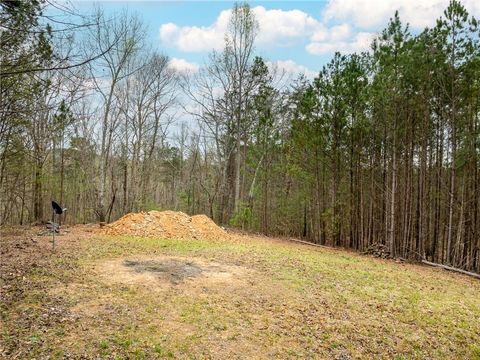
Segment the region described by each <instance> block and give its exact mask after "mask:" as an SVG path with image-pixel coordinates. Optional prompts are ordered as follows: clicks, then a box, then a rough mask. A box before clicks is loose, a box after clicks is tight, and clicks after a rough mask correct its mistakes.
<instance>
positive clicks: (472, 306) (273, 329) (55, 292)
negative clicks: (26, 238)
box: [2, 235, 480, 359]
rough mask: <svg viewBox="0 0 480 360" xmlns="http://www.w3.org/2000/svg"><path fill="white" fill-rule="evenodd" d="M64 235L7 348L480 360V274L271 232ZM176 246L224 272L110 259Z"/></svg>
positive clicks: (29, 291) (8, 317)
mask: <svg viewBox="0 0 480 360" xmlns="http://www.w3.org/2000/svg"><path fill="white" fill-rule="evenodd" d="M60 241H61V242H60V251H59V253H57V254H55V255H52V256H48V257H47V258H46V259H45V260H44V263H43V264H42V266H41V267H39V266H37V267H33V268H31V269H29V270H28V274H26V275H25V276H24V277H25V278H26V280H23V283H26V284H27V285H28V286H26V285H25V286H24V288H23V292H22V294H23V295H22V296H20V297H18V301H15V302H12V306H11V307H9V308H8V309H2V312H3V316H2V318H3V320H4V327H3V330H2V332H3V342H4V344H5V345H4V346H3V347H4V349H3V350H4V353H7V352H8V353H9V355H13V354H21V355H22V356H25V357H27V358H29V357H31V358H41V357H42V356H45V355H47V354H48V355H52V357H53V358H63V357H65V356H71V357H74V358H75V357H80V356H82V355H83V356H86V357H87V358H92V357H94V356H97V355H98V356H100V357H102V358H109V359H150V358H186V359H188V358H196V359H198V358H218V359H224V358H228V357H233V358H282V359H284V358H302V359H303V358H329V359H330V358H338V359H349V358H388V359H415V358H418V359H421V358H438V359H446V358H448V359H459V358H462V359H463V358H466V359H480V282H479V281H478V280H475V279H470V278H468V277H465V276H462V275H457V274H451V273H448V272H445V271H442V270H439V269H432V268H426V267H421V266H416V265H410V264H398V263H394V262H390V261H383V260H378V259H372V258H368V257H362V256H359V255H356V254H352V253H348V252H344V251H334V250H324V249H318V248H311V247H308V246H304V245H297V244H291V243H287V242H283V241H276V240H269V239H265V238H247V237H243V238H240V237H238V238H236V239H235V240H232V241H175V240H161V239H142V238H132V237H100V236H96V235H95V236H84V237H82V238H81V240H75V239H73V237H72V238H71V239H63V240H60ZM166 256H168V257H176V258H181V259H186V260H188V261H193V262H198V263H201V264H208V263H212V264H216V265H215V266H223V268H222V269H223V270H221V271H219V273H218V274H217V275H218V276H217V277H215V276H213V275H212V276H211V277H208V276H200V277H197V278H192V279H188V280H186V281H184V282H182V283H180V284H171V283H168V282H166V281H159V280H156V279H152V278H151V277H148V276H147V275H141V276H140V275H137V274H133V275H130V273H125V274H126V275H125V276H127V275H128V277H125V276H124V277H123V278H122V277H121V276H120V275H121V274H120V273H119V272H117V271H111V270H109V269H111V268H106V267H105V266H103V265H102V264H113V262H112V261H117V260H119V259H120V260H122V259H133V258H149V259H154V258H157V257H158V258H160V257H163V258H165V257H166ZM102 266H103V267H102ZM112 269H113V268H112ZM109 271H110V272H109ZM122 274H123V270H122ZM142 276H143V277H142ZM227 276H228V277H227ZM23 283H22V284H23ZM19 286H22V285H19ZM24 317H27V318H28V319H30V321H24V322H22V321H23V319H24Z"/></svg>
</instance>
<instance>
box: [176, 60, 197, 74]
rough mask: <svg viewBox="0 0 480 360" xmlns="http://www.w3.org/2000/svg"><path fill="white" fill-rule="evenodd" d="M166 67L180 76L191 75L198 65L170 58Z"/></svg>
mask: <svg viewBox="0 0 480 360" xmlns="http://www.w3.org/2000/svg"><path fill="white" fill-rule="evenodd" d="M168 66H169V67H170V68H171V69H173V70H175V71H176V72H178V73H181V74H193V73H196V72H197V71H198V69H199V68H200V67H199V66H198V64H195V63H191V62H188V61H187V60H185V59H178V58H171V59H170V61H169V63H168Z"/></svg>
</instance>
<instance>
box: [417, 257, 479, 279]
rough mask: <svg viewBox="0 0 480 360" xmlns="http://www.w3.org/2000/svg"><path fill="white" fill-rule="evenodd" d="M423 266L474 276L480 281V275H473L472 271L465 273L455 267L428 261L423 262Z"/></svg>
mask: <svg viewBox="0 0 480 360" xmlns="http://www.w3.org/2000/svg"><path fill="white" fill-rule="evenodd" d="M422 264H426V265H430V266H435V267H439V268H442V269H445V270H450V271H455V272H459V273H462V274H465V275H468V276H473V277H475V278H477V279H480V274H477V273H473V272H470V271H465V270H462V269H457V268H454V267H451V266H447V265H442V264H437V263H433V262H430V261H427V260H422Z"/></svg>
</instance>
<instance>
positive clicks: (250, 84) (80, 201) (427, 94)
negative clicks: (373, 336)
mask: <svg viewBox="0 0 480 360" xmlns="http://www.w3.org/2000/svg"><path fill="white" fill-rule="evenodd" d="M48 6H52V5H51V4H49V5H48ZM46 7H47V4H45V3H44V2H43V1H29V2H23V1H4V0H1V1H0V10H1V12H0V56H1V57H0V70H1V73H0V224H1V225H17V224H31V223H38V222H43V221H46V220H48V219H49V217H50V216H51V210H50V200H52V199H56V200H57V201H59V202H60V203H61V204H62V205H64V206H66V207H67V208H68V211H67V213H66V217H65V218H64V220H63V221H65V222H67V223H88V222H97V221H99V222H110V221H113V220H115V219H117V218H119V217H120V216H122V215H124V214H126V213H128V212H132V211H135V212H137V211H148V210H152V209H174V210H181V211H184V212H187V213H189V214H198V213H204V214H207V215H209V216H210V217H211V218H213V219H214V220H215V221H216V222H217V223H219V224H224V225H228V226H233V227H239V228H242V229H245V230H249V231H257V232H261V233H265V234H272V235H285V236H292V237H301V238H303V239H306V240H308V241H311V242H314V243H318V244H323V245H328V246H340V247H346V248H352V249H355V250H358V251H365V250H367V249H368V248H369V247H372V246H384V247H385V249H386V250H387V251H388V253H389V254H390V256H392V257H401V258H407V259H416V260H420V259H427V260H430V261H433V262H437V263H443V264H449V265H452V266H455V267H458V268H462V269H465V270H469V271H476V272H480V23H478V22H477V20H476V19H475V18H473V17H471V16H469V15H468V13H467V11H466V9H465V8H464V7H463V6H462V4H461V3H460V2H458V1H456V0H452V1H451V2H450V5H449V6H448V8H447V9H446V10H445V12H444V15H443V16H442V17H441V18H440V19H438V21H437V23H436V26H434V27H432V28H426V29H425V30H424V31H422V32H415V33H412V32H410V31H409V28H408V25H406V24H403V23H402V22H401V19H400V16H399V14H398V13H397V14H392V18H391V20H390V22H389V24H388V26H387V27H386V29H385V30H383V32H382V33H380V34H378V36H377V38H376V39H375V40H374V41H373V43H372V44H371V50H370V51H368V52H365V53H361V54H348V55H344V54H341V53H336V54H335V56H334V57H333V58H332V59H331V61H330V62H329V63H328V64H327V65H325V66H324V67H323V68H322V69H321V70H320V71H319V73H318V75H317V76H316V77H315V78H314V79H313V80H310V79H308V78H305V77H304V76H301V75H299V77H298V78H296V79H294V80H290V79H287V78H286V77H285V74H282V73H281V72H280V71H278V70H277V69H275V68H272V67H269V66H267V59H262V58H261V57H258V56H257V55H256V48H255V38H256V36H257V34H258V24H257V22H256V20H255V18H254V15H253V13H252V11H251V9H250V7H249V6H248V4H243V3H242V4H236V5H235V6H234V8H233V10H232V16H231V19H230V24H229V30H228V33H227V34H225V46H224V49H223V51H220V52H216V51H212V53H211V54H210V56H209V60H208V63H207V64H205V66H204V67H202V68H201V69H200V70H199V71H198V72H192V73H179V72H176V71H174V70H173V69H172V67H170V66H169V58H168V56H167V55H165V54H163V53H158V52H156V51H154V50H152V49H151V47H150V46H149V44H148V43H147V41H146V35H145V34H146V29H145V26H144V24H143V23H142V21H141V19H139V18H138V17H136V16H135V15H134V14H129V13H127V12H122V13H118V14H116V16H114V17H108V16H106V15H105V14H104V13H103V12H102V10H101V9H98V10H97V11H96V12H95V13H93V14H90V15H79V14H76V13H74V12H73V11H72V10H71V9H67V8H63V7H61V6H58V10H59V11H63V12H71V13H70V15H69V19H70V20H69V21H63V22H60V21H56V20H55V19H54V18H52V17H49V16H48V15H46V14H47V12H46V10H47V9H46ZM182 119H183V120H182Z"/></svg>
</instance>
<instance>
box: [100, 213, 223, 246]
mask: <svg viewBox="0 0 480 360" xmlns="http://www.w3.org/2000/svg"><path fill="white" fill-rule="evenodd" d="M103 232H104V233H105V234H107V235H135V236H144V237H161V238H164V239H209V240H210V239H222V238H226V237H228V234H227V233H226V231H225V230H223V229H222V228H221V227H219V226H217V225H216V224H215V223H214V222H213V221H212V220H211V219H210V218H209V217H208V216H205V215H195V216H188V215H187V214H185V213H183V212H180V211H178V212H177V211H155V210H153V211H149V212H140V213H129V214H126V215H125V216H123V217H121V218H120V219H118V220H117V221H115V222H113V223H111V224H107V225H105V227H104V229H103Z"/></svg>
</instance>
